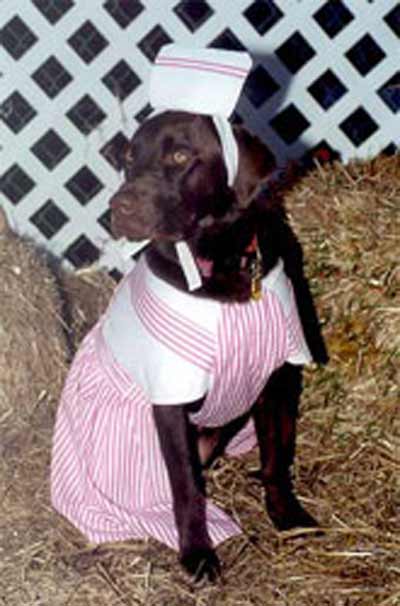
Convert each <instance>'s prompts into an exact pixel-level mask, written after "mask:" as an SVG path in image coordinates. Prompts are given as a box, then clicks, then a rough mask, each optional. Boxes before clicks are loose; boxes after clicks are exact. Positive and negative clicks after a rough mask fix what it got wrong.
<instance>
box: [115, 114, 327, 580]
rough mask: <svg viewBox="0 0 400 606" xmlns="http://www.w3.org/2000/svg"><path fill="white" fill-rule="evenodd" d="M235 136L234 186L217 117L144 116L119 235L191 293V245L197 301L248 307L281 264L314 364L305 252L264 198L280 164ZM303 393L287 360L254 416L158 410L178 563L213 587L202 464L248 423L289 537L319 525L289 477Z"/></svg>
mask: <svg viewBox="0 0 400 606" xmlns="http://www.w3.org/2000/svg"><path fill="white" fill-rule="evenodd" d="M234 133H235V137H236V139H237V142H238V145H239V172H238V176H237V178H236V181H235V184H234V186H233V187H229V186H228V185H227V174H226V168H225V164H224V160H223V157H222V152H221V146H220V142H219V139H218V136H217V134H216V131H215V129H214V126H213V123H212V121H211V119H209V118H208V117H205V116H199V115H192V114H188V113H185V112H172V111H171V112H165V113H163V114H161V115H157V116H156V117H154V118H151V119H149V120H148V121H146V122H145V123H144V124H143V125H142V126H141V127H140V128H139V130H138V131H137V133H136V134H135V136H134V137H133V139H132V141H131V143H130V144H129V146H128V148H127V151H126V154H125V182H124V184H123V186H122V187H121V188H120V189H119V191H118V192H117V193H116V194H115V195H114V196H113V198H112V199H111V209H112V229H113V233H114V236H115V237H116V238H119V237H122V236H125V237H126V238H128V239H129V240H142V239H150V240H151V244H150V245H149V247H148V248H147V249H146V252H145V253H144V254H145V255H146V259H147V263H148V265H149V266H150V268H151V269H152V271H153V272H154V273H155V274H156V275H157V276H158V277H159V278H161V279H162V280H165V281H166V282H168V283H170V284H172V285H173V286H175V287H177V288H179V289H182V290H184V291H187V284H186V280H185V276H184V274H183V272H182V269H181V266H180V263H179V261H178V258H177V254H176V249H175V243H176V242H177V241H180V240H185V241H186V242H187V243H188V245H189V246H190V249H191V251H192V254H193V256H194V258H195V260H196V262H197V265H198V267H199V268H200V271H201V273H202V282H203V283H202V286H201V288H199V289H198V290H196V291H195V292H194V293H193V297H204V298H208V299H213V300H218V301H222V302H224V303H229V302H232V303H237V302H246V301H249V300H250V298H251V296H252V295H254V294H255V293H254V291H257V288H258V286H259V281H260V280H261V278H262V277H263V276H265V275H267V274H268V272H269V271H270V270H271V269H272V268H273V267H274V266H275V265H276V263H277V261H278V259H279V258H282V259H283V261H284V266H285V271H286V274H287V275H288V276H289V277H290V278H291V280H292V284H293V286H294V291H295V294H296V298H297V303H298V307H299V313H300V317H301V319H302V323H303V329H304V332H305V335H306V339H307V341H308V345H309V347H310V349H311V352H312V353H313V357H314V359H316V360H317V361H324V358H325V351H324V347H323V343H322V341H321V339H320V337H319V333H318V330H317V337H316V338H314V342H313V334H314V335H315V334H316V327H317V320H316V316H315V312H314V308H313V305H312V300H311V297H310V294H309V291H308V288H307V284H306V282H305V280H304V276H303V273H302V261H301V249H300V247H299V245H298V243H297V242H296V240H295V238H294V236H293V234H292V232H291V230H290V228H289V226H288V224H287V222H286V219H285V214H284V211H283V209H282V207H281V206H279V205H277V204H274V203H271V202H270V201H268V199H267V197H266V196H265V195H262V194H259V190H260V185H261V184H262V183H263V182H264V181H265V180H266V179H267V177H268V176H269V175H270V174H271V172H272V171H273V169H274V158H273V156H272V154H271V153H270V151H269V150H268V149H267V148H266V146H265V145H264V144H262V143H261V141H260V140H259V139H257V138H256V137H253V136H252V135H250V134H249V133H248V132H247V131H246V130H245V129H243V128H242V127H235V129H234ZM255 242H256V245H255V244H254V243H255ZM258 251H260V253H261V254H259V253H258ZM182 380H184V377H182ZM301 387H302V379H301V367H300V366H294V365H292V364H289V363H284V364H283V365H282V366H281V367H280V368H278V369H277V370H275V371H274V372H273V374H272V375H271V376H270V378H269V380H268V381H267V383H266V385H265V387H264V389H263V391H262V393H261V394H260V396H259V397H258V398H257V401H256V402H254V406H253V408H252V409H251V411H250V412H249V413H248V414H245V415H242V416H239V417H238V418H236V419H234V420H233V421H232V422H231V423H230V424H228V425H227V426H225V427H221V428H211V429H207V430H205V431H202V430H201V428H198V427H195V426H194V425H193V424H192V423H191V422H190V420H189V414H191V413H193V412H196V411H198V410H199V409H200V408H201V407H202V405H203V402H204V399H203V398H202V399H200V400H197V401H193V402H190V403H185V404H181V405H175V404H174V405H154V406H153V412H154V419H155V423H156V427H157V430H158V436H159V441H160V445H161V449H162V453H163V456H164V459H165V463H166V466H167V469H168V474H169V479H170V483H171V487H172V493H173V498H174V514H175V519H176V524H177V528H178V534H179V544H180V560H181V563H182V564H183V566H184V567H185V568H186V569H187V570H188V571H189V572H190V573H192V574H193V575H195V577H196V578H197V579H198V578H201V577H203V576H206V577H208V578H210V579H211V580H212V579H214V578H215V577H216V576H217V575H218V573H219V570H220V567H219V562H218V558H217V556H216V554H215V551H214V550H213V548H212V545H211V541H210V538H209V535H208V533H207V526H206V515H205V486H204V481H203V477H202V469H203V468H204V467H207V466H209V465H210V464H211V463H212V462H213V461H214V460H215V458H216V457H217V456H219V455H220V454H222V453H223V452H224V450H225V447H226V446H227V445H228V444H229V442H230V440H231V439H232V438H233V436H234V435H235V434H236V433H237V432H238V431H239V430H240V429H241V428H242V427H243V426H244V424H245V423H246V422H247V420H248V419H249V417H250V416H252V417H253V420H254V424H255V428H256V434H257V439H258V444H259V449H260V461H261V470H260V478H261V481H262V483H263V486H264V487H265V491H266V508H267V511H268V513H269V516H270V518H271V520H272V521H273V523H274V524H275V526H276V527H277V528H278V529H280V530H282V529H290V528H293V527H314V526H316V525H317V522H316V521H315V519H314V518H313V517H311V516H310V515H309V514H308V513H307V512H306V511H305V510H304V509H303V507H302V506H301V504H300V503H299V501H298V500H297V498H296V496H295V495H294V493H293V490H292V481H291V475H290V467H291V465H292V463H293V459H294V454H295V433H296V417H297V410H298V403H299V398H300V393H301Z"/></svg>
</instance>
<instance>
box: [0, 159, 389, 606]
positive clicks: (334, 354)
mask: <svg viewBox="0 0 400 606" xmlns="http://www.w3.org/2000/svg"><path fill="white" fill-rule="evenodd" d="M287 205H288V208H289V211H290V215H291V219H292V222H293V225H294V226H295V229H296V232H297V233H298V235H299V237H300V239H301V241H302V243H303V245H304V249H305V255H306V258H307V259H308V266H307V273H308V275H309V277H310V280H311V284H312V288H313V291H314V294H315V297H316V300H317V305H318V309H319V313H320V316H321V318H322V319H323V328H324V334H325V336H326V339H327V343H328V347H329V350H330V354H331V361H330V363H329V365H328V367H327V368H325V369H316V370H310V371H308V372H307V375H306V382H305V393H304V398H303V408H302V418H301V421H300V424H299V440H298V459H297V468H296V470H295V471H296V485H297V490H298V494H299V495H300V496H301V498H302V499H303V501H304V503H306V505H307V507H308V508H309V509H310V511H311V512H312V513H313V514H315V515H316V516H317V517H318V518H319V519H320V521H321V523H322V524H323V525H324V527H325V534H324V535H323V536H319V537H318V536H315V535H314V534H313V533H310V534H309V535H308V536H301V537H300V536H297V537H296V536H295V533H287V534H285V533H281V534H279V533H277V532H275V531H274V530H273V528H272V526H271V524H270V522H269V520H268V519H267V517H266V516H265V514H264V512H263V508H262V498H261V497H262V495H261V489H260V486H259V485H258V484H257V483H256V482H255V481H249V480H248V478H247V477H246V476H247V473H248V471H249V469H250V468H251V467H253V466H255V465H256V464H257V461H256V455H255V454H254V455H252V456H250V457H247V458H245V459H241V460H233V459H229V460H228V459H226V460H223V461H221V463H220V464H219V466H217V467H216V468H215V469H214V470H213V471H212V472H211V473H210V476H209V484H210V491H211V494H212V496H213V498H214V499H215V500H216V501H218V502H219V503H220V504H222V505H223V507H224V508H225V509H226V510H229V511H230V512H231V513H232V514H233V515H234V516H235V517H236V518H237V519H239V520H240V523H241V524H242V526H243V528H244V534H243V535H242V536H240V537H237V538H235V539H232V540H230V541H227V542H226V543H225V544H224V545H223V546H222V547H221V548H220V549H219V554H220V556H221V558H222V560H223V562H224V571H223V572H224V574H223V581H222V582H221V584H220V585H218V586H216V587H210V586H204V587H200V588H197V589H195V588H193V587H192V586H191V584H190V582H189V581H188V579H187V578H185V577H184V575H183V574H182V573H181V571H180V570H179V568H178V566H177V565H176V560H175V554H173V553H172V552H171V551H170V550H168V549H167V548H165V547H162V546H160V545H158V544H156V543H155V542H153V541H150V542H149V543H145V542H126V543H120V544H113V545H104V546H102V547H100V548H97V549H96V548H93V547H91V546H89V545H87V544H86V543H85V541H84V540H83V539H82V537H81V536H80V535H79V534H78V533H77V531H75V530H74V529H73V528H72V527H71V526H70V525H69V524H68V523H67V522H65V521H63V520H62V519H61V518H60V517H58V516H57V515H56V514H55V513H54V512H53V511H52V510H51V508H50V506H49V497H48V475H49V458H50V439H51V430H52V414H51V411H52V410H53V404H52V402H53V403H54V401H55V400H56V399H57V397H58V390H59V386H58V384H54V385H53V384H52V378H51V376H49V377H48V385H47V386H46V387H45V389H46V390H47V392H48V393H50V394H51V396H52V402H49V401H48V399H43V400H39V401H38V402H36V401H35V403H34V404H33V405H31V406H30V410H31V411H32V414H31V415H30V417H29V418H27V417H20V415H19V409H16V410H15V411H14V412H13V414H12V415H11V416H8V417H6V418H1V419H0V437H4V436H5V437H6V438H7V439H6V442H5V445H4V444H3V442H2V451H3V452H2V454H3V457H2V461H1V463H0V466H1V467H0V511H1V515H0V605H1V604H5V605H7V606H21V605H22V604H24V605H26V606H33V605H39V604H40V605H45V606H47V605H49V606H50V605H52V606H61V605H63V606H67V605H68V606H80V605H82V606H86V605H91V604H93V605H94V604H96V605H97V606H101V605H103V604H104V605H107V606H117V605H123V606H139V605H140V606H141V605H146V606H156V605H157V606H161V605H173V606H180V605H182V606H183V605H184V606H222V605H224V606H398V605H399V604H400V556H399V553H400V532H399V531H400V482H399V477H400V476H399V471H400V456H399V455H400V426H399V425H400V423H399V415H398V412H399V402H400V398H399V395H400V394H399V345H400V330H399V328H400V326H399V325H400V322H399V313H400V288H399V275H398V273H397V272H398V256H399V250H400V246H399V245H400V241H399V240H400V217H399V213H400V158H399V157H394V158H393V157H392V158H378V159H376V160H373V161H371V162H365V163H356V164H352V165H350V166H347V167H343V166H341V165H340V164H335V165H334V166H333V167H318V168H317V169H316V170H314V171H313V172H312V173H311V174H310V175H308V176H307V177H305V178H304V179H302V180H301V181H300V182H299V183H298V184H297V185H296V186H295V187H294V188H293V189H292V191H291V192H290V194H288V196H287ZM10 263H11V265H13V260H11V261H10ZM4 271H5V270H4V269H3V268H2V267H0V272H1V276H3V272H4ZM1 280H3V277H1ZM100 283H102V280H100ZM85 288H86V290H85ZM85 288H83V290H82V291H80V288H79V284H78V287H77V288H76V290H75V291H74V294H73V297H72V298H73V300H74V303H73V305H72V307H71V309H72V310H78V309H81V310H82V309H83V308H85V305H86V303H85V301H86V302H87V300H88V297H92V298H94V297H95V295H96V289H95V288H94V287H93V290H92V288H91V287H89V290H87V284H86V285H85ZM0 289H1V292H2V290H3V286H2V285H1V286H0ZM65 289H66V291H67V292H68V286H66V287H65ZM83 291H85V294H83V295H82V293H83ZM104 296H105V298H107V293H106V292H105V294H104ZM2 301H3V299H2ZM82 306H83V307H82ZM85 309H86V308H85ZM90 309H93V307H90ZM99 311H101V310H99V309H96V308H95V311H94V312H93V314H94V316H96V314H97V313H98V312H99ZM76 314H77V312H76V311H73V316H74V317H76ZM83 314H84V315H85V314H86V317H87V318H89V317H90V320H88V324H85V326H86V325H90V322H92V321H93V320H92V318H93V319H94V316H93V314H92V312H88V311H86V312H83ZM91 314H92V315H91ZM78 315H79V314H78ZM43 317H46V312H45V310H43ZM42 322H43V321H42ZM39 326H40V327H41V328H40V330H42V329H43V330H44V332H45V334H46V335H47V336H48V337H51V335H52V333H51V332H50V330H49V329H47V330H45V329H44V324H43V323H42V324H39ZM14 330H16V329H14ZM81 334H82V333H81V331H78V333H76V335H77V337H76V338H77V340H79V338H81ZM46 351H49V349H48V348H47V349H46ZM28 408H29V407H28ZM8 436H11V438H8Z"/></svg>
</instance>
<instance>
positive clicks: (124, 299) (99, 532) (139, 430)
mask: <svg viewBox="0 0 400 606" xmlns="http://www.w3.org/2000/svg"><path fill="white" fill-rule="evenodd" d="M310 359H311V356H310V353H309V350H308V348H307V345H306V343H305V340H304V335H303V331H302V328H301V324H300V320H299V317H298V313H297V308H296V305H295V302H294V296H293V292H292V288H291V285H290V282H289V281H288V279H287V278H286V275H285V273H284V271H283V265H282V262H281V261H280V262H279V263H278V264H277V266H276V267H275V268H274V269H273V270H272V271H271V272H270V273H269V274H268V276H267V278H265V279H264V281H263V297H262V299H261V300H260V301H250V302H248V303H240V304H239V303H238V304H236V303H233V304H223V303H218V302H216V301H212V300H208V299H201V298H197V297H194V296H192V295H190V294H187V293H183V292H181V291H179V290H178V289H176V288H174V287H172V286H170V285H169V284H167V283H165V282H164V281H162V280H160V279H159V278H157V277H156V276H155V275H154V274H153V273H152V272H151V271H150V269H149V267H148V266H147V264H146V261H145V258H144V257H142V258H141V260H140V261H139V263H138V264H137V265H136V266H135V267H134V269H133V270H132V271H131V272H130V273H129V274H128V275H127V276H126V277H125V278H124V280H123V281H122V282H121V283H120V285H119V286H118V288H117V289H116V292H115V294H114V296H113V299H112V301H111V303H110V305H109V308H108V309H107V311H106V313H105V314H104V316H103V317H102V318H101V319H100V320H99V322H98V323H97V325H96V326H95V327H94V328H93V329H92V330H91V332H90V333H89V334H88V335H87V337H86V338H85V340H84V341H83V343H82V345H81V347H80V349H79V351H78V352H77V354H76V356H75V359H74V361H73V363H72V366H71V369H70V372H69V374H68V377H67V380H66V383H65V386H64V390H63V393H62V398H61V402H60V405H59V409H58V413H57V419H56V426H55V432H54V439H53V453H52V464H51V498H52V503H53V505H54V507H55V509H56V510H58V511H59V512H60V513H61V514H63V515H64V516H65V517H66V518H67V519H68V520H70V521H71V522H72V523H73V524H74V525H75V526H76V527H77V528H79V529H80V530H81V532H82V533H83V534H84V535H85V536H86V537H87V538H88V539H89V541H91V542H94V543H101V542H105V541H121V540H125V539H142V538H148V537H153V538H155V539H157V540H159V541H161V542H162V543H165V544H167V545H169V546H170V547H172V548H173V549H178V536H177V529H176V525H175V519H174V514H173V507H172V494H171V488H170V484H169V481H168V474H167V469H166V466H165V463H164V460H163V457H162V453H161V449H160V446H159V442H158V436H157V433H156V428H155V424H154V421H153V415H152V403H155V404H160V405H162V404H180V403H185V402H191V401H193V400H196V399H198V398H200V397H203V396H205V402H204V404H203V406H202V408H201V410H200V411H199V412H197V413H196V414H192V415H191V420H192V422H193V423H195V424H197V425H199V426H201V427H218V426H221V425H224V424H225V423H227V422H229V421H231V420H232V419H234V418H236V417H238V416H240V415H242V414H243V413H245V412H246V411H247V410H249V408H250V407H251V405H252V404H253V402H254V401H255V400H256V398H257V396H258V395H259V393H260V392H261V390H262V388H263V387H264V385H265V383H266V381H267V380H268V377H269V376H270V375H271V373H272V372H273V371H274V370H275V369H277V368H278V367H279V366H281V365H282V364H283V363H284V362H285V361H290V362H292V363H294V364H304V363H307V362H309V361H310ZM255 443H256V439H255V432H254V426H253V424H252V422H251V421H250V422H249V423H248V424H247V425H246V426H245V427H244V428H243V429H242V431H241V432H240V433H239V434H238V435H237V436H235V438H234V439H233V440H232V442H231V443H230V444H229V447H228V454H231V455H238V454H241V453H244V452H246V451H248V450H249V449H251V448H253V447H254V445H255ZM207 525H208V531H209V534H210V537H211V539H212V541H213V544H214V545H218V544H219V543H220V542H222V541H223V540H225V539H227V538H228V537H231V536H233V535H235V534H238V533H240V528H239V526H238V525H237V524H236V523H235V522H234V521H233V520H232V519H231V518H230V517H229V516H228V515H227V514H226V513H224V512H223V511H222V510H221V509H220V508H219V507H217V506H216V505H215V504H213V503H211V502H210V501H209V500H207Z"/></svg>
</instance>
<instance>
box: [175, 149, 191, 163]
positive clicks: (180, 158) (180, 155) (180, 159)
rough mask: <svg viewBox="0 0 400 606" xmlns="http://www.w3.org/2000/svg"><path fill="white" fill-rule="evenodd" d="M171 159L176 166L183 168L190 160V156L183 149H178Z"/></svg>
mask: <svg viewBox="0 0 400 606" xmlns="http://www.w3.org/2000/svg"><path fill="white" fill-rule="evenodd" d="M171 159H172V161H173V163H174V164H179V165H180V166H182V165H183V164H186V162H187V161H188V160H189V154H188V153H187V152H185V151H183V150H182V149H178V150H176V151H175V152H174V153H173V154H172V156H171Z"/></svg>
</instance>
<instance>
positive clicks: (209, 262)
mask: <svg viewBox="0 0 400 606" xmlns="http://www.w3.org/2000/svg"><path fill="white" fill-rule="evenodd" d="M257 216H258V215H257V212H255V211H254V209H251V210H250V211H248V212H246V213H243V215H242V216H240V217H239V218H237V219H236V220H234V221H232V222H226V221H225V222H224V221H219V222H214V223H211V224H209V225H208V226H207V225H205V226H201V227H199V229H198V231H197V233H195V234H193V235H192V236H191V237H189V238H188V239H187V244H188V246H189V247H190V249H191V252H192V255H193V257H194V260H195V262H196V265H197V267H198V269H199V272H200V274H201V277H202V286H201V287H200V288H198V289H196V290H195V291H193V292H192V294H193V295H195V296H199V297H208V298H212V299H216V300H219V301H222V302H232V301H237V302H245V301H248V300H250V299H256V298H258V297H259V295H260V293H261V279H262V277H263V276H264V275H266V273H268V271H269V270H270V269H271V268H272V267H273V266H274V265H275V263H276V261H277V258H278V252H277V251H275V250H273V246H272V243H271V248H268V247H266V246H265V244H266V242H265V235H266V234H265V233H261V232H260V229H259V226H260V221H257ZM145 254H146V258H147V261H148V263H149V266H150V268H151V269H152V271H153V272H154V273H155V274H156V275H157V276H158V277H160V278H161V279H163V280H165V281H167V282H168V283H170V284H172V285H173V286H175V287H176V288H179V289H180V290H183V291H185V292H188V285H187V281H186V278H185V275H184V272H183V271H182V267H181V265H180V263H179V260H178V258H177V253H176V247H175V245H174V243H172V242H165V241H159V242H153V243H152V244H151V245H150V247H149V248H148V249H147V250H146V253H145Z"/></svg>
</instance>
